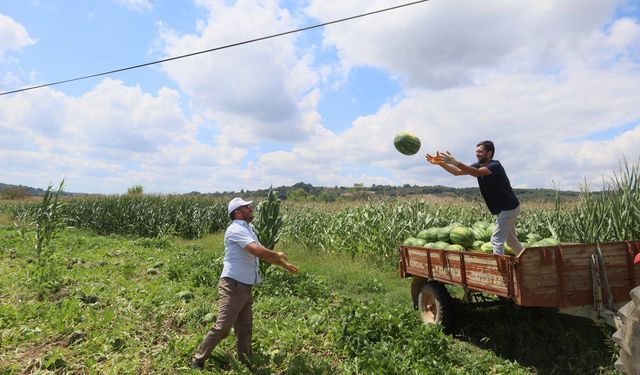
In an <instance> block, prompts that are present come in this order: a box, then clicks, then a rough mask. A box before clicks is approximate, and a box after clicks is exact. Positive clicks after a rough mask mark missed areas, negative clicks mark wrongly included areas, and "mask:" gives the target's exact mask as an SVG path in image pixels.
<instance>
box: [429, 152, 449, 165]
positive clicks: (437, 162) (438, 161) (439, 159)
mask: <svg viewBox="0 0 640 375" xmlns="http://www.w3.org/2000/svg"><path fill="white" fill-rule="evenodd" d="M426 158H427V161H428V162H429V163H431V164H434V165H442V164H444V163H445V161H444V160H443V158H442V156H441V155H440V152H437V153H436V156H433V155H429V154H427V156H426Z"/></svg>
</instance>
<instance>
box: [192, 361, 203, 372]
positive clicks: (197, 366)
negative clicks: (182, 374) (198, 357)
mask: <svg viewBox="0 0 640 375" xmlns="http://www.w3.org/2000/svg"><path fill="white" fill-rule="evenodd" d="M191 368H192V369H196V370H204V363H200V362H191Z"/></svg>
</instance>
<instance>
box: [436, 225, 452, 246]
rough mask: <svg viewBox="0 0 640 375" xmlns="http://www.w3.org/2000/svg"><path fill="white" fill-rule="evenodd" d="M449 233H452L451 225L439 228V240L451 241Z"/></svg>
mask: <svg viewBox="0 0 640 375" xmlns="http://www.w3.org/2000/svg"><path fill="white" fill-rule="evenodd" d="M449 233H451V229H449V227H442V228H438V241H442V242H447V243H449V242H450V241H451V238H450V237H449Z"/></svg>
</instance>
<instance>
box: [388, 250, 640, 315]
mask: <svg viewBox="0 0 640 375" xmlns="http://www.w3.org/2000/svg"><path fill="white" fill-rule="evenodd" d="M600 251H601V252H602V255H603V258H604V266H605V270H606V276H607V280H608V282H609V288H610V289H611V294H612V295H613V299H614V301H615V302H616V303H619V302H624V301H628V300H629V292H630V291H631V289H633V288H634V287H635V286H638V285H640V264H636V265H634V264H633V257H634V256H635V254H637V253H638V252H640V241H637V242H611V243H602V244H600ZM596 252H597V245H596V244H563V245H561V246H552V247H538V248H527V249H525V250H524V251H523V252H522V253H521V254H520V255H519V256H518V257H510V256H498V255H493V254H484V253H475V252H467V251H464V252H459V251H450V250H438V249H428V248H422V247H412V246H401V247H400V253H401V255H402V259H401V268H402V269H401V272H402V274H403V277H404V276H420V277H424V278H428V279H433V280H437V281H440V282H443V283H445V284H453V285H458V286H462V287H465V288H469V289H471V290H475V291H480V292H488V293H493V294H496V295H499V296H503V297H508V298H511V299H512V300H513V301H514V302H515V303H516V304H519V305H522V306H541V307H544V306H546V307H573V306H584V305H593V303H594V302H593V286H592V274H591V262H592V261H591V257H592V255H593V254H595V253H596ZM602 278H603V279H604V275H603V276H602ZM602 286H603V288H602V289H603V290H602V295H603V298H604V301H603V302H604V303H606V302H607V300H608V293H607V291H606V289H605V287H604V284H603V285H602Z"/></svg>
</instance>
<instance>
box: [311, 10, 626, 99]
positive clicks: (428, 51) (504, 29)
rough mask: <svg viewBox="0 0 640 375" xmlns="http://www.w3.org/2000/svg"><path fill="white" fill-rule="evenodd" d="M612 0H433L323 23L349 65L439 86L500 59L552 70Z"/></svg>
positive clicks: (468, 78) (604, 16)
mask: <svg viewBox="0 0 640 375" xmlns="http://www.w3.org/2000/svg"><path fill="white" fill-rule="evenodd" d="M401 3H402V2H399V1H391V0H377V1H371V2H368V3H367V4H366V5H365V4H364V3H363V2H361V1H355V0H354V1H341V2H327V1H318V0H314V1H312V2H311V3H310V5H309V7H308V8H307V11H308V13H309V14H310V15H312V16H314V17H317V18H318V19H320V20H321V21H329V20H333V19H338V18H342V17H346V16H349V15H354V14H358V13H363V12H365V11H372V10H376V9H382V8H385V7H388V6H392V5H398V4H401ZM615 4H616V1H615V0H603V1H596V2H587V3H585V2H584V1H581V0H567V1H561V2H552V1H536V0H527V1H511V0H502V1H493V2H478V1H468V0H449V1H433V2H427V3H423V4H418V5H414V6H411V7H407V8H402V9H397V10H394V11H391V12H387V13H382V14H378V15H373V16H370V17H367V18H364V19H360V20H354V21H352V22H348V23H342V24H338V25H333V26H331V27H328V28H326V29H325V33H324V38H325V39H324V43H325V45H327V46H335V48H337V50H338V55H339V57H340V59H341V61H342V63H343V65H344V66H345V67H346V68H350V67H354V66H359V65H368V66H375V67H378V68H380V69H384V70H386V71H388V72H390V73H391V74H393V75H399V76H401V77H403V78H404V80H405V81H404V82H405V84H406V85H407V86H410V87H428V88H435V89H442V88H447V87H451V86H458V85H463V84H468V83H470V82H473V81H474V80H475V78H476V76H477V75H478V74H482V73H483V72H484V71H486V70H493V69H495V68H496V67H500V66H501V65H504V66H506V67H509V68H511V69H515V70H522V69H525V70H530V69H536V70H546V69H553V68H556V66H557V64H561V63H562V62H563V61H564V59H565V58H566V55H567V54H570V53H571V52H572V50H573V49H574V48H575V46H576V43H580V42H581V41H582V39H583V38H585V37H588V35H589V34H590V33H591V32H593V30H597V29H598V28H600V27H601V26H603V25H604V24H605V22H607V21H608V20H609V19H610V16H611V15H612V13H613V11H614V5H615Z"/></svg>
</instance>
